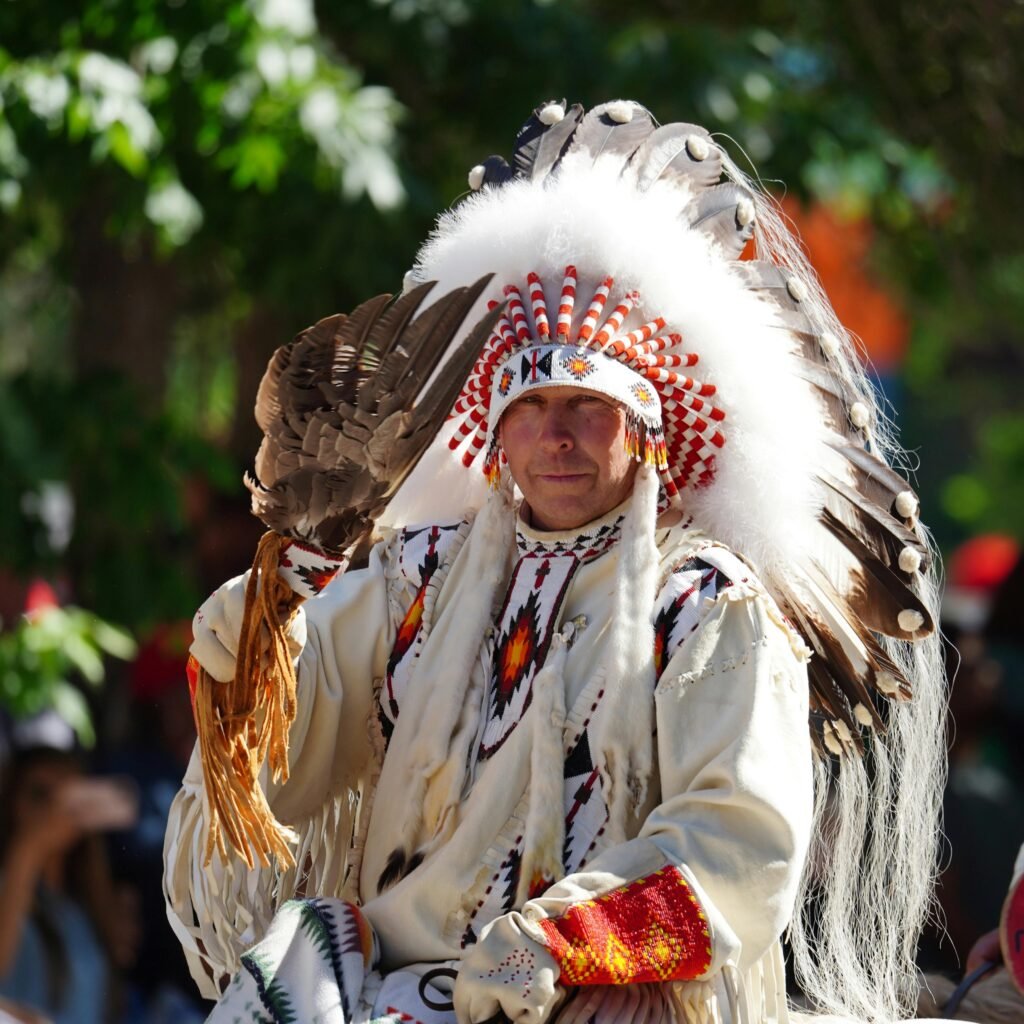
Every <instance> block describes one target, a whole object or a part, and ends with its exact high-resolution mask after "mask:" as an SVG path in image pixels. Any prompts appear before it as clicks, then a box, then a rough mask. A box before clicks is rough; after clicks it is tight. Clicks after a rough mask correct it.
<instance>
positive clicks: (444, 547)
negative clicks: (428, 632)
mask: <svg viewBox="0 0 1024 1024" xmlns="http://www.w3.org/2000/svg"><path fill="white" fill-rule="evenodd" d="M459 526H460V523H459V522H458V521H455V522H453V523H444V524H434V525H430V526H424V527H410V528H407V529H405V530H402V531H401V534H400V535H399V538H398V541H399V544H400V548H399V552H400V553H399V557H398V567H399V571H400V572H401V575H402V577H403V578H404V579H405V581H406V583H407V584H408V585H409V586H410V588H415V590H413V594H414V596H413V598H412V601H411V602H410V603H409V606H408V608H407V609H406V611H405V614H404V615H403V616H402V621H401V622H400V623H399V624H398V628H397V629H396V630H395V640H394V643H393V644H392V647H391V653H390V655H389V656H388V663H387V668H386V669H385V672H384V682H383V684H382V686H381V688H380V694H379V697H378V700H379V706H378V717H379V719H380V725H381V729H382V732H383V735H384V742H385V745H387V743H389V742H390V740H391V734H392V733H393V732H394V729H395V723H396V722H397V721H398V714H399V711H400V709H401V704H402V700H403V698H404V697H405V693H406V691H407V689H408V687H409V683H410V681H411V678H412V673H413V668H414V666H415V664H416V661H417V660H418V658H419V656H420V650H421V648H422V646H423V641H424V633H423V612H424V604H425V601H426V597H427V588H428V586H429V584H430V581H431V579H432V578H433V576H434V573H435V572H437V570H438V568H439V567H440V566H441V565H442V564H444V563H445V561H446V560H447V558H448V555H449V552H450V550H451V547H452V544H453V543H454V541H455V539H456V536H457V534H458V529H459Z"/></svg>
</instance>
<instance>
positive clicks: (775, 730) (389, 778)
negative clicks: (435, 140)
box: [165, 503, 812, 1022]
mask: <svg viewBox="0 0 1024 1024" xmlns="http://www.w3.org/2000/svg"><path fill="white" fill-rule="evenodd" d="M627 508H628V503H627V504H626V505H624V506H622V507H620V508H619V509H615V510H613V511H612V512H611V513H609V514H608V515H607V516H605V517H604V518H602V519H601V520H598V521H597V522H594V523H591V524H589V525H588V526H586V527H584V528H582V529H580V530H574V531H570V532H568V533H542V532H538V531H535V530H533V529H531V528H530V527H529V526H527V525H525V524H524V523H523V522H522V521H521V520H519V519H517V520H516V525H515V534H514V537H513V536H512V534H511V527H510V528H509V532H508V533H506V534H505V535H502V534H501V533H500V531H495V530H494V529H493V526H488V525H486V524H485V523H484V522H483V520H484V518H485V517H484V516H483V515H480V516H478V517H477V518H476V520H475V521H474V520H471V519H467V520H464V521H461V522H454V523H442V524H428V525H425V526H420V527H415V528H406V529H402V530H398V531H396V532H394V533H393V534H391V535H390V536H388V537H387V538H386V539H385V540H383V541H381V542H380V543H379V544H377V546H376V547H375V548H374V549H373V552H372V554H371V557H370V560H369V564H368V565H367V567H366V568H364V569H360V570H352V571H349V572H347V573H345V574H344V575H343V576H342V577H340V578H339V579H337V580H335V581H334V582H333V583H332V584H331V585H330V586H328V587H327V588H326V589H325V590H324V591H323V592H322V593H321V594H320V595H319V596H317V597H315V598H313V599H311V600H309V601H308V602H307V603H306V605H305V606H304V615H305V621H304V628H305V639H304V643H302V648H301V653H300V654H299V656H298V662H297V666H298V679H299V694H298V713H297V717H296V720H295V722H294V724H293V725H292V729H291V739H290V772H291V774H290V779H289V781H288V782H287V783H286V784H285V785H283V786H272V785H270V784H269V781H268V780H266V779H265V780H264V784H265V789H266V790H267V792H268V796H269V798H270V802H271V806H272V808H273V810H274V812H275V814H276V815H277V817H278V818H279V820H281V821H283V822H285V823H287V824H289V825H290V826H291V827H292V828H293V829H294V830H295V831H296V832H297V833H298V836H299V844H298V848H297V850H296V862H297V868H295V869H292V870H291V871H289V872H287V873H279V872H278V871H276V870H275V869H271V868H265V869H260V868H257V869H256V870H254V871H248V870H246V868H245V866H244V864H241V863H240V862H238V861H237V860H236V861H235V862H234V863H233V864H232V865H231V866H230V868H225V867H224V866H223V865H222V864H221V862H220V860H219V859H218V858H217V857H215V858H214V860H213V862H212V863H211V864H210V865H209V866H208V867H204V866H203V863H202V859H203V851H204V840H205V830H204V798H203V777H202V768H201V764H200V761H199V756H198V753H196V754H194V755H193V758H192V762H191V764H190V765H189V768H188V771H187V774H186V776H185V779H184V784H183V788H182V790H181V792H180V793H179V794H178V797H177V799H176V801H175V803H174V806H173V809H172V811H171V819H170V824H169V827H168V832H167V841H166V847H165V861H166V875H165V891H166V898H167V907H168V914H169V917H170V920H171V923H172V925H173V927H174V929H175V931H176V932H177V934H178V936H179V938H180V940H181V942H182V944H183V946H184V949H185V953H186V956H187V958H188V961H189V964H190V966H191V969H192V972H193V975H194V977H195V979H196V981H197V983H198V984H199V986H200V988H201V989H202V991H203V992H204V994H206V995H208V996H210V997H216V996H217V995H218V993H219V990H220V987H221V984H222V982H223V980H225V979H226V978H227V976H229V975H231V974H232V973H234V972H235V971H236V970H238V968H239V963H240V957H241V955H242V954H243V952H244V951H245V950H246V949H247V948H248V947H249V946H251V945H252V944H253V943H255V942H258V941H259V940H261V939H262V938H263V936H264V935H265V934H266V932H267V930H268V928H269V926H270V924H271V920H272V918H273V917H274V915H275V913H276V911H277V910H278V909H279V908H280V907H281V906H282V905H283V904H285V903H286V901H288V900H290V899H293V898H294V897H296V896H299V897H314V896H315V897H337V898H339V899H343V900H346V901H349V902H350V903H352V904H354V905H355V906H357V907H358V908H359V910H360V911H361V915H362V918H363V920H364V921H365V922H367V923H368V925H369V926H370V929H372V935H373V952H372V955H371V954H368V955H367V964H366V977H367V979H370V978H371V977H372V978H373V979H375V980H374V981H373V985H372V986H369V985H368V987H367V989H366V992H364V993H363V998H364V999H365V1000H366V1002H367V1006H368V1007H369V1010H368V1012H367V1017H368V1018H376V1017H378V1016H380V1015H383V1012H384V1009H393V1008H394V1006H393V1005H392V1004H393V999H392V998H391V997H389V998H388V999H386V1000H383V1002H387V1003H388V1006H387V1007H383V1002H382V999H381V997H380V996H379V992H380V991H382V989H381V985H382V984H383V990H384V991H386V989H387V978H388V976H389V975H392V974H400V973H402V972H410V971H411V972H412V973H413V974H416V973H420V974H422V972H423V970H424V969H425V967H426V966H427V965H437V964H442V963H448V964H450V965H453V966H454V968H455V969H456V970H457V969H458V966H459V961H460V960H461V959H462V958H463V956H464V955H465V953H466V951H467V950H469V949H470V948H471V947H473V946H474V945H475V944H476V943H477V941H478V939H479V938H480V936H481V933H482V931H483V930H484V929H485V928H486V926H488V924H490V923H491V922H493V921H495V920H496V919H497V918H500V917H502V916H503V915H509V914H511V913H514V912H518V917H517V920H519V921H521V922H523V927H524V928H525V929H526V930H527V931H528V933H529V934H530V935H531V936H533V939H534V940H536V941H537V942H538V943H540V944H541V945H543V946H544V948H545V949H546V950H547V951H548V952H549V953H550V955H551V956H552V957H553V959H554V961H555V962H556V963H557V965H558V970H559V972H560V973H559V981H560V983H561V986H563V987H564V988H565V990H566V992H567V993H568V996H567V997H566V998H565V999H564V1002H562V1004H561V1005H560V1007H559V1008H558V1010H557V1012H556V1013H555V1014H554V1017H553V1019H557V1020H558V1021H559V1022H567V1021H573V1020H577V1019H578V1020H581V1021H583V1020H590V1019H596V1020H598V1021H601V1020H605V1019H607V1020H616V1021H619V1022H622V1021H628V1020H642V1019H647V1020H709V1021H736V1020H750V1021H784V1020H785V1019H786V997H785V978H784V970H783V961H782V955H781V947H780V936H781V934H782V932H783V930H784V929H785V927H786V925H787V923H788V921H789V918H790V915H791V913H792V911H793V901H794V898H795V893H796V891H797V884H798V880H799V877H800V874H801V871H802V870H803V867H804V861H805V858H806V853H807V848H808V843H809V835H810V829H811V818H812V778H811V762H812V754H811V746H810V738H809V730H808V718H807V715H808V707H807V702H808V697H807V693H808V688H807V679H806V666H805V662H806V659H807V656H808V654H807V650H806V648H805V647H804V645H803V643H802V641H801V640H800V639H799V637H798V636H797V635H796V634H795V633H794V632H793V631H792V630H791V629H790V628H789V626H788V625H787V623H786V622H785V621H784V619H783V617H782V615H781V614H780V612H779V610H778V608H777V606H776V605H775V602H774V601H773V600H772V598H771V597H770V596H769V595H768V594H767V593H766V592H765V591H764V589H763V587H762V586H761V585H760V583H759V582H758V580H757V578H756V576H755V573H754V571H753V570H752V568H751V567H750V566H748V565H747V564H746V563H745V562H744V561H743V560H741V559H740V558H739V557H737V556H736V555H734V554H733V553H731V552H730V551H728V550H726V549H725V548H723V547H721V546H719V545H716V544H715V543H713V542H712V541H711V540H709V539H708V538H707V537H705V536H703V535H701V534H700V533H698V532H696V531H694V530H692V529H688V528H687V526H686V525H685V524H678V525H675V526H672V527H668V528H659V529H658V531H657V533H656V534H655V541H656V544H657V550H658V555H659V563H658V565H657V567H656V573H657V580H656V586H655V587H653V589H652V592H654V593H656V595H657V596H656V600H655V602H654V607H653V608H650V609H648V614H647V616H646V618H645V616H644V614H643V613H642V611H641V612H640V613H636V612H634V619H635V622H637V623H642V624H643V623H646V625H645V629H646V632H644V630H643V629H641V630H640V633H639V635H641V636H643V637H645V638H646V639H644V643H645V644H647V643H649V638H650V635H651V633H650V626H651V624H653V649H652V650H650V651H648V652H646V654H644V652H641V653H640V655H637V654H636V653H635V652H634V653H632V654H631V653H630V652H631V651H632V650H633V648H631V647H630V636H631V631H632V630H633V628H634V627H633V625H632V624H631V623H630V622H624V621H621V619H622V614H623V611H622V610H623V604H622V595H621V593H619V592H620V591H621V590H622V589H623V588H624V587H625V588H627V589H628V586H629V581H630V574H631V572H632V569H631V567H630V566H628V565H624V564H620V560H621V559H623V558H625V557H628V551H627V552H626V554H624V553H623V551H624V549H625V548H626V545H625V544H624V542H623V539H622V538H623V535H624V523H625V526H626V528H627V529H628V527H629V522H628V518H627ZM474 546H475V547H476V549H477V554H476V555H474ZM481 552H483V554H485V555H486V556H487V557H486V558H484V557H483V556H482V555H481ZM474 559H476V560H474ZM481 565H490V566H497V569H496V570H493V571H494V572H495V574H496V575H495V579H494V581H492V583H493V585H492V583H489V582H488V581H487V580H485V579H482V578H481V573H480V568H479V567H480V566H481ZM650 568H651V567H648V569H650ZM243 585H244V584H243V581H242V579H239V580H237V581H233V582H232V583H230V584H227V585H226V587H225V588H222V590H221V591H219V592H218V594H215V595H214V598H212V599H211V602H208V605H210V608H209V609H208V610H207V615H206V619H205V621H204V625H203V627H202V628H203V629H207V630H214V631H216V630H221V631H223V630H225V629H227V627H226V626H225V625H224V621H226V619H227V618H230V615H229V614H228V613H227V612H226V611H225V610H224V609H225V608H227V607H228V606H230V604H231V602H232V601H235V602H236V603H237V601H239V600H241V598H240V596H239V595H240V593H241V590H242V587H243ZM627 611H628V609H627ZM218 615H219V616H220V617H221V620H224V621H221V622H220V623H219V624H218V621H217V616H218ZM617 619H619V620H620V621H618V622H617V621H616V620H617ZM302 625H303V623H302V622H301V621H300V622H299V623H298V633H299V634H301V632H302ZM297 639H298V640H299V641H301V640H302V637H301V635H299V636H298V637H297ZM634 646H635V645H634ZM618 648H621V650H619V649H618ZM197 650H199V648H198V647H197ZM623 652H625V653H623ZM199 657H200V660H202V654H201V650H200V653H199ZM630 661H639V662H641V664H628V663H626V662H630ZM207 667H208V666H207ZM208 668H209V667H208ZM616 677H618V678H616ZM500 969H501V965H500V964H496V965H495V970H500ZM374 992H377V993H378V995H374ZM602 1008H604V1009H603V1011H602ZM410 1012H411V1011H410ZM420 1014H421V1016H420V1017H419V1018H418V1019H428V1020H433V1019H435V1018H433V1017H430V1016H429V1014H428V1012H427V1011H424V1010H422V1008H421V1009H420ZM413 1016H415V1013H413ZM339 1019H340V1018H339ZM396 1019H397V1018H396ZM437 1019H442V1018H440V1017H438V1018H437ZM444 1019H454V1018H453V1017H451V1016H449V1017H448V1018H444Z"/></svg>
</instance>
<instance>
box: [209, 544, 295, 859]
mask: <svg viewBox="0 0 1024 1024" xmlns="http://www.w3.org/2000/svg"><path fill="white" fill-rule="evenodd" d="M284 540H285V538H283V537H281V536H280V535H279V534H276V533H274V532H272V531H268V532H267V533H265V534H264V535H263V536H262V537H261V538H260V543H259V547H258V548H257V549H256V557H255V559H254V560H253V564H252V572H251V574H250V575H249V583H248V586H247V587H246V591H245V611H244V614H243V616H242V632H241V636H240V637H239V640H238V658H237V661H236V664H235V677H234V679H233V680H232V681H231V682H230V683H220V682H218V681H217V680H215V679H213V678H212V677H210V676H209V675H208V674H207V673H206V671H205V670H204V669H203V668H202V667H200V669H199V673H198V679H197V682H196V700H195V714H196V727H197V729H198V732H199V750H200V754H201V756H202V761H203V779H204V788H205V791H206V810H207V835H206V853H205V858H204V860H203V864H204V866H206V865H208V864H209V863H210V860H211V859H212V857H213V851H214V848H215V847H216V849H217V850H218V851H219V853H220V855H221V859H222V860H223V862H224V863H225V864H227V863H228V846H229V845H230V847H231V848H232V849H233V850H234V851H235V853H237V854H238V856H239V857H240V858H241V859H242V860H243V861H245V863H246V865H247V866H248V867H249V869H250V870H251V869H252V868H253V866H254V859H253V853H254V852H255V855H256V858H257V859H258V860H259V862H260V864H261V865H263V866H264V867H267V866H268V865H269V864H270V857H271V855H273V856H274V857H276V858H277V862H278V865H279V866H280V868H281V869H282V870H287V869H288V868H291V867H293V866H294V864H295V858H294V857H293V855H292V852H291V849H290V848H289V843H294V842H295V839H296V837H295V833H294V832H293V831H292V830H291V829H289V828H287V827H286V826H284V825H282V824H281V823H280V822H279V821H278V820H277V819H276V818H275V817H274V812H273V811H272V810H271V809H270V804H269V803H267V797H266V794H265V793H264V792H263V788H262V787H261V786H260V781H259V775H260V770H261V769H262V767H263V765H264V762H266V761H267V759H268V757H269V761H270V771H271V778H272V779H273V781H274V782H278V781H281V782H285V781H287V779H288V729H289V727H290V726H291V723H292V721H293V720H294V719H295V690H296V678H295V667H294V666H293V665H292V659H291V655H290V653H289V651H288V630H289V627H290V626H291V623H292V620H293V619H294V618H295V614H296V612H297V611H298V609H299V606H300V605H301V604H302V601H303V598H302V597H300V596H299V595H297V594H296V593H295V592H294V591H293V590H292V589H291V587H289V586H288V584H287V583H286V582H285V581H284V580H283V579H282V578H281V577H280V575H278V571H277V567H278V558H279V554H280V549H281V545H282V543H284Z"/></svg>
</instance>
